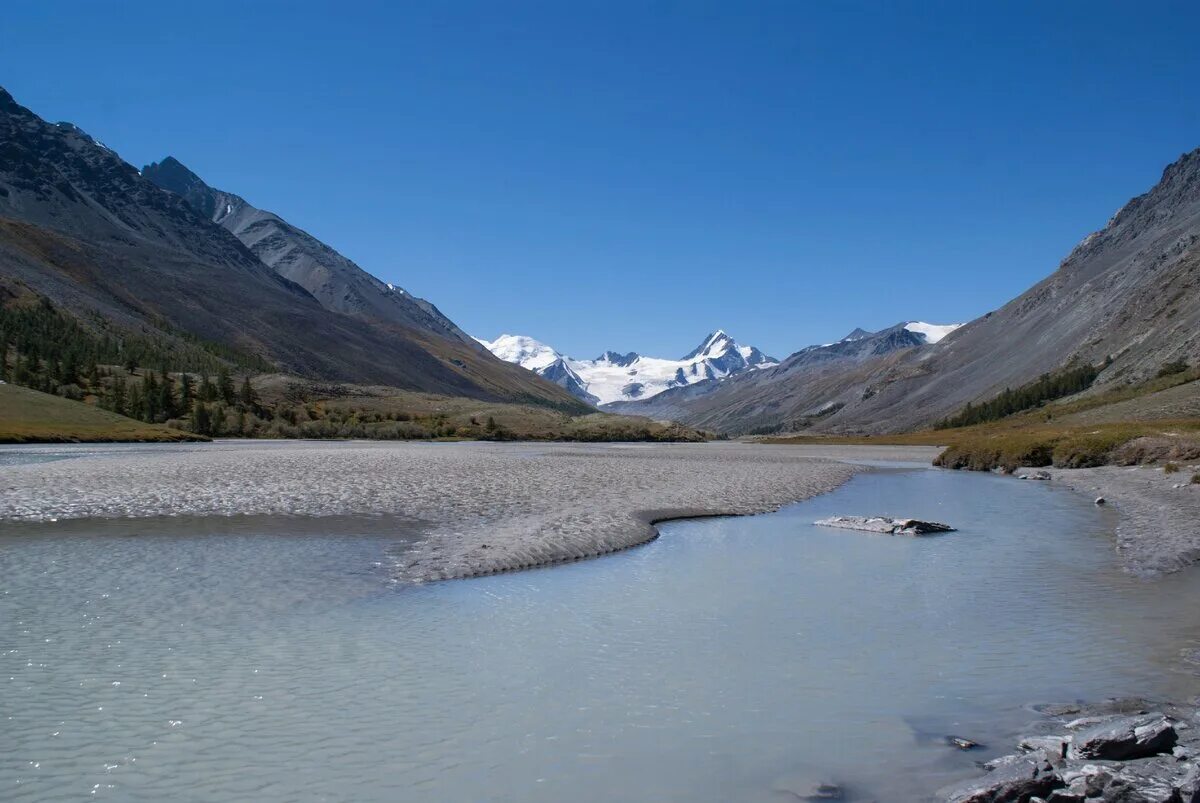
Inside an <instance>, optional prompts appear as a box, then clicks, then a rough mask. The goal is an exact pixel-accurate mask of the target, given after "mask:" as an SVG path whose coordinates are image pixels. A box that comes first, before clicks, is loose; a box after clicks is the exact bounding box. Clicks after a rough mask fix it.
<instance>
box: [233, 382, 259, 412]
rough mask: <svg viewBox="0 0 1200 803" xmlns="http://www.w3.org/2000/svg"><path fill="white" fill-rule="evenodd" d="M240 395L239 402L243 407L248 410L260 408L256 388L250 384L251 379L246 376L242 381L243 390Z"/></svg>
mask: <svg viewBox="0 0 1200 803" xmlns="http://www.w3.org/2000/svg"><path fill="white" fill-rule="evenodd" d="M238 395H239V400H240V401H241V403H242V407H244V408H245V409H247V410H253V409H254V408H255V407H257V406H258V398H257V397H256V396H255V394H254V387H253V386H252V385H251V384H250V377H249V376H246V377H244V378H243V379H242V390H241V393H239V394H238Z"/></svg>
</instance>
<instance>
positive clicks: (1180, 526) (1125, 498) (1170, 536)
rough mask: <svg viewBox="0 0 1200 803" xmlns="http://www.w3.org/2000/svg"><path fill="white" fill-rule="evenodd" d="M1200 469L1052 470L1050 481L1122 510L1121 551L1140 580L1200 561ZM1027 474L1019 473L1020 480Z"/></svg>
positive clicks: (1118, 542)
mask: <svg viewBox="0 0 1200 803" xmlns="http://www.w3.org/2000/svg"><path fill="white" fill-rule="evenodd" d="M1197 471H1200V466H1194V465H1186V466H1183V467H1181V468H1180V469H1179V470H1178V471H1174V472H1167V471H1164V469H1163V468H1162V467H1161V466H1101V467H1098V468H1077V469H1050V470H1047V471H1046V473H1047V474H1048V475H1049V476H1050V477H1051V478H1052V480H1051V481H1053V482H1059V483H1061V484H1063V485H1065V486H1067V487H1068V488H1071V489H1073V490H1075V491H1078V492H1080V493H1083V494H1086V495H1087V496H1089V497H1091V498H1092V499H1093V500H1095V499H1097V498H1103V499H1104V500H1105V504H1107V505H1111V506H1113V507H1115V508H1116V509H1117V512H1118V513H1119V514H1120V517H1119V519H1118V521H1117V527H1116V549H1117V554H1118V556H1119V557H1120V559H1121V562H1122V564H1123V565H1124V566H1125V568H1126V569H1127V570H1129V571H1130V572H1132V573H1133V574H1136V575H1139V576H1145V577H1150V576H1155V575H1160V574H1166V573H1170V572H1175V571H1179V570H1180V569H1183V568H1186V567H1188V566H1191V565H1193V564H1194V563H1196V562H1197V561H1200V527H1198V526H1197V522H1200V484H1196V483H1193V482H1191V477H1192V475H1193V474H1194V473H1196V472H1197ZM1023 473H1030V474H1032V473H1033V472H1032V471H1030V472H1023V471H1018V472H1017V475H1018V476H1020V475H1021V474H1023Z"/></svg>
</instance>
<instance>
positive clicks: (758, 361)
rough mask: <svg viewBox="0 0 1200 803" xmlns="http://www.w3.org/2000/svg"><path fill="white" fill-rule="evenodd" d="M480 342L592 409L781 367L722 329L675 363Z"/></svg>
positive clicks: (521, 341)
mask: <svg viewBox="0 0 1200 803" xmlns="http://www.w3.org/2000/svg"><path fill="white" fill-rule="evenodd" d="M477 339H478V338H477ZM479 342H480V343H482V344H483V345H484V347H486V348H487V349H488V350H489V351H491V352H492V353H493V354H495V355H496V356H497V357H499V358H500V359H502V360H505V361H507V362H511V363H516V364H517V365H520V366H523V367H525V368H528V369H529V370H531V371H533V372H535V373H537V374H539V375H541V376H542V377H544V378H545V379H549V380H550V381H551V382H554V383H556V384H558V385H560V386H561V387H563V388H565V389H567V390H568V391H570V392H571V393H573V394H575V395H576V396H578V397H579V398H581V399H583V400H585V401H587V402H590V403H592V404H596V405H602V404H611V403H612V402H617V401H632V400H634V399H648V398H650V397H652V396H655V395H657V394H659V393H662V392H663V391H664V390H668V389H670V388H677V387H681V386H683V385H691V384H694V383H696V382H703V381H704V380H706V379H724V378H725V377H729V376H733V375H735V374H740V373H745V372H746V371H753V370H757V369H759V368H768V367H771V366H774V365H778V364H779V361H778V360H776V359H774V358H773V357H768V356H767V355H766V354H763V353H762V352H761V351H759V350H758V349H757V348H755V347H754V346H743V345H740V344H739V343H738V342H737V341H736V340H734V339H733V338H732V337H730V336H729V335H727V334H725V332H723V331H721V330H720V329H718V330H717V331H715V332H713V333H712V334H710V335H708V336H707V337H706V338H704V341H703V342H702V343H701V344H700V345H699V346H697V347H696V348H695V349H693V350H692V351H691V352H690V353H689V354H688V355H687V356H685V357H684V358H682V359H679V360H671V359H664V358H661V357H644V356H642V355H640V354H638V353H637V352H633V351H631V352H629V353H628V354H618V353H617V352H615V351H606V352H604V353H603V354H601V355H600V356H599V357H597V358H596V359H594V360H577V359H575V358H573V357H568V356H567V355H565V354H562V353H561V352H559V351H556V350H555V349H553V348H551V347H550V346H547V345H546V344H545V343H542V342H540V341H537V340H534V339H533V338H532V337H526V336H524V335H500V337H498V338H496V339H495V340H491V341H488V340H483V339H479Z"/></svg>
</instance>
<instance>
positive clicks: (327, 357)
mask: <svg viewBox="0 0 1200 803" xmlns="http://www.w3.org/2000/svg"><path fill="white" fill-rule="evenodd" d="M6 283H9V284H11V283H16V284H18V285H24V286H25V287H27V288H29V289H31V290H33V291H34V292H36V293H38V294H40V295H42V296H45V297H47V298H49V299H50V300H51V301H52V302H54V303H55V304H57V305H59V306H60V307H62V308H64V309H66V310H69V311H70V312H72V313H74V314H75V315H77V316H80V317H81V320H83V321H84V322H85V323H88V322H90V321H93V317H92V316H93V315H98V316H99V317H100V318H101V319H103V320H106V321H109V322H111V323H112V324H113V325H116V326H119V327H125V328H126V329H131V330H134V331H139V332H141V333H143V334H149V335H152V336H155V337H161V338H162V339H164V340H165V341H167V342H170V341H173V340H176V341H177V340H179V339H180V338H200V339H202V340H205V341H211V342H214V343H217V344H220V345H222V346H224V347H227V348H230V349H235V350H237V351H241V352H244V353H247V354H254V355H258V356H260V357H262V358H265V359H267V360H269V361H270V362H272V363H274V364H276V365H278V366H279V367H280V368H281V369H283V370H286V371H289V372H293V373H297V374H301V375H304V376H308V377H313V378H322V379H332V380H345V381H360V382H371V383H376V384H387V385H392V386H395V387H399V388H405V389H411V390H423V391H428V392H434V393H442V394H446V395H467V396H474V397H477V398H487V399H497V400H522V401H537V402H541V403H548V404H553V405H559V406H566V407H570V408H574V409H578V407H579V405H578V402H577V401H576V400H575V399H574V398H573V397H571V396H570V395H569V394H567V393H565V392H563V391H562V390H561V389H560V388H558V387H556V386H554V385H552V384H551V383H548V382H544V381H542V380H541V379H539V378H536V377H531V376H530V375H529V374H528V373H527V372H524V371H519V370H517V369H515V368H513V367H511V366H509V365H506V364H504V363H503V362H501V361H499V360H496V359H494V358H493V357H492V356H491V355H490V354H487V353H485V352H484V350H482V349H480V348H478V347H476V346H475V345H474V344H473V343H467V342H465V341H463V340H462V338H461V336H458V335H455V334H454V333H453V332H449V333H447V332H445V331H441V332H439V331H438V327H437V326H432V325H426V326H418V325H417V324H416V323H412V324H406V323H403V322H401V321H399V320H396V321H395V322H384V321H381V320H375V319H371V318H369V317H364V316H356V315H349V314H343V313H341V312H337V311H332V310H329V309H326V308H324V307H322V305H321V304H320V303H318V300H317V299H316V298H314V296H313V295H312V294H311V293H309V292H308V291H307V290H306V289H305V288H304V287H301V286H300V285H299V284H297V283H296V282H294V281H291V280H290V279H288V278H286V277H284V276H282V275H280V274H278V273H276V271H274V270H272V269H271V268H270V267H268V266H267V265H266V264H264V263H263V262H262V261H261V260H260V259H259V258H258V257H257V256H256V255H255V254H254V253H253V252H252V251H251V250H250V249H249V248H247V247H246V245H244V244H243V243H242V242H241V241H240V240H239V239H237V237H235V236H234V235H233V234H231V233H230V232H229V231H227V230H226V229H224V228H222V227H221V226H218V225H215V224H213V223H212V222H211V221H210V220H209V219H208V218H206V217H203V216H201V215H200V214H198V213H197V212H196V211H195V210H194V209H193V207H192V206H191V205H189V203H188V202H186V201H185V200H183V199H182V198H181V197H179V196H178V195H176V194H174V193H171V192H166V191H164V190H162V189H161V188H159V187H158V186H156V185H155V184H154V183H152V182H151V181H149V180H148V179H146V178H144V177H142V176H141V175H139V173H138V171H137V170H135V169H134V168H133V167H132V166H130V165H128V164H126V163H125V162H124V161H122V160H121V159H120V158H119V157H118V156H117V155H116V154H115V153H113V152H112V151H111V150H109V149H108V148H106V147H104V146H103V145H102V144H100V143H98V142H97V141H95V140H94V139H92V138H91V137H90V136H88V135H87V134H85V133H83V132H82V131H80V130H79V129H78V128H76V127H75V126H72V125H70V124H66V123H61V124H57V125H54V124H50V123H47V122H46V121H44V120H42V119H41V118H39V117H38V116H37V115H35V114H34V113H33V112H31V111H29V110H28V109H25V108H24V107H22V106H20V105H18V104H17V103H16V102H15V101H14V100H13V99H12V97H11V96H10V95H9V94H8V93H7V92H5V91H3V90H2V89H0V286H2V285H4V284H6ZM0 295H3V294H0ZM435 312H436V311H434V312H430V311H428V310H426V317H427V318H430V319H433V318H436V317H437V316H436V315H435ZM418 317H419V316H417V315H416V313H415V312H414V313H413V319H414V321H415V320H416V319H417V318H418ZM451 326H452V324H451ZM442 328H443V329H444V328H445V327H442Z"/></svg>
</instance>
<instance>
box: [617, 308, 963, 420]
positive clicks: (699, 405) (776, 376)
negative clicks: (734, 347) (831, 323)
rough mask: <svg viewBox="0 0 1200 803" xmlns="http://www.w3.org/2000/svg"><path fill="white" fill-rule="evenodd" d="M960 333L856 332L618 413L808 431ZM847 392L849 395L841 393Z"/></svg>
mask: <svg viewBox="0 0 1200 803" xmlns="http://www.w3.org/2000/svg"><path fill="white" fill-rule="evenodd" d="M957 328H958V326H957V325H956V324H950V325H946V326H941V325H935V324H928V323H923V322H921V321H907V322H901V323H898V324H896V325H895V326H891V327H888V328H887V329H883V330H880V331H878V332H868V331H866V330H865V329H855V330H854V331H852V332H850V333H849V334H848V335H846V336H845V337H843V338H842V339H841V340H838V341H837V342H835V343H825V344H823V345H818V346H808V347H806V348H803V349H801V350H800V351H797V352H796V353H795V354H792V355H790V356H789V357H787V358H786V359H784V360H783V362H781V363H779V364H777V365H775V366H773V367H768V368H766V369H765V370H762V371H755V372H753V373H747V374H742V375H740V376H735V377H731V378H730V379H729V380H728V381H726V382H723V383H719V384H718V383H701V384H698V385H693V386H690V387H679V388H673V389H671V390H668V391H666V392H664V393H661V394H659V395H658V396H656V397H654V398H652V399H648V400H646V401H631V402H623V403H618V404H615V405H612V407H611V408H610V409H612V410H613V411H614V412H622V413H628V414H636V415H646V416H651V417H656V418H672V419H677V420H689V421H697V422H699V421H703V422H704V423H703V425H702V426H705V427H708V428H710V429H717V430H719V431H726V432H734V433H745V432H750V431H757V430H774V429H776V428H777V427H781V426H782V427H785V428H807V427H809V426H812V425H813V424H814V423H816V422H818V421H821V420H823V419H825V418H829V417H832V416H834V415H836V414H837V412H838V411H839V410H841V409H842V408H843V407H845V406H846V404H847V398H843V396H844V395H845V392H846V390H847V389H849V392H851V393H854V392H858V393H861V389H860V388H857V382H858V377H860V376H861V375H863V373H864V371H866V372H869V371H870V370H872V367H873V366H877V365H880V364H886V363H888V362H891V361H895V360H896V359H898V358H899V357H900V356H901V355H904V354H907V353H909V352H917V351H927V350H929V349H931V348H933V347H934V346H933V344H934V343H938V342H940V341H941V340H943V339H944V338H945V337H946V336H947V335H948V334H950V333H951V332H953V331H955V330H956V329H957ZM843 385H845V386H846V387H845V388H843V387H842V386H843Z"/></svg>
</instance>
